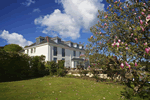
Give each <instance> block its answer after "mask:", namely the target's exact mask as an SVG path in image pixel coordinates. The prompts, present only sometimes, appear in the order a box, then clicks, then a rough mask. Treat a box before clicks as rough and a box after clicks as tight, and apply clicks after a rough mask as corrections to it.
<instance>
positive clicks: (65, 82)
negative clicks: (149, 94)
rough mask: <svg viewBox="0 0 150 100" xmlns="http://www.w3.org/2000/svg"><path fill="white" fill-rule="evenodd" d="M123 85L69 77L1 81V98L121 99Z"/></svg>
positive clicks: (24, 99)
mask: <svg viewBox="0 0 150 100" xmlns="http://www.w3.org/2000/svg"><path fill="white" fill-rule="evenodd" d="M122 90H123V86H120V85H114V84H106V83H96V82H94V81H90V80H82V79H75V78H67V77H48V76H47V77H42V78H36V79H31V80H23V81H14V82H3V83H0V100H56V98H58V100H79V99H80V100H99V99H100V100H103V99H105V100H120V96H121V95H120V91H122Z"/></svg>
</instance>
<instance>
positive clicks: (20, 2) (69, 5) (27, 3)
mask: <svg viewBox="0 0 150 100" xmlns="http://www.w3.org/2000/svg"><path fill="white" fill-rule="evenodd" d="M107 6H108V4H107V2H106V1H105V0H4V1H3V3H0V46H5V45H7V44H12V43H13V44H18V45H20V46H22V47H24V46H26V45H30V44H32V43H34V42H36V39H35V38H36V37H39V36H43V37H45V36H49V37H55V36H58V37H60V38H62V40H64V41H72V42H75V43H79V42H81V43H85V44H87V43H88V38H89V37H90V36H91V35H92V33H91V32H90V27H92V26H93V25H95V24H96V23H97V21H98V18H97V15H98V10H106V7H107Z"/></svg>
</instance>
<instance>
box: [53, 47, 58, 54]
mask: <svg viewBox="0 0 150 100" xmlns="http://www.w3.org/2000/svg"><path fill="white" fill-rule="evenodd" d="M55 48H56V50H55ZM53 56H57V47H55V46H54V47H53Z"/></svg>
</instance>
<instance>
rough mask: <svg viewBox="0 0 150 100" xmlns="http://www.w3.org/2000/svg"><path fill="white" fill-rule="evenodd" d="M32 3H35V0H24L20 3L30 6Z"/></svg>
mask: <svg viewBox="0 0 150 100" xmlns="http://www.w3.org/2000/svg"><path fill="white" fill-rule="evenodd" d="M32 3H35V1H32V0H26V2H23V3H21V4H23V5H25V6H30V5H31V4H32Z"/></svg>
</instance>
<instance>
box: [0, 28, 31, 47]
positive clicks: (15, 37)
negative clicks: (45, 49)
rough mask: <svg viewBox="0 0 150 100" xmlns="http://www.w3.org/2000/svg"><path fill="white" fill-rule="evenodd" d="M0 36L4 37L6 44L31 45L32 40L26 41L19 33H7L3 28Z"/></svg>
mask: <svg viewBox="0 0 150 100" xmlns="http://www.w3.org/2000/svg"><path fill="white" fill-rule="evenodd" d="M0 38H2V39H5V40H6V41H7V43H8V44H18V45H19V46H22V47H24V46H26V45H31V44H32V43H33V42H32V41H27V40H26V39H25V38H23V36H22V35H21V34H18V33H11V34H9V32H8V31H6V30H3V31H2V34H0Z"/></svg>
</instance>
